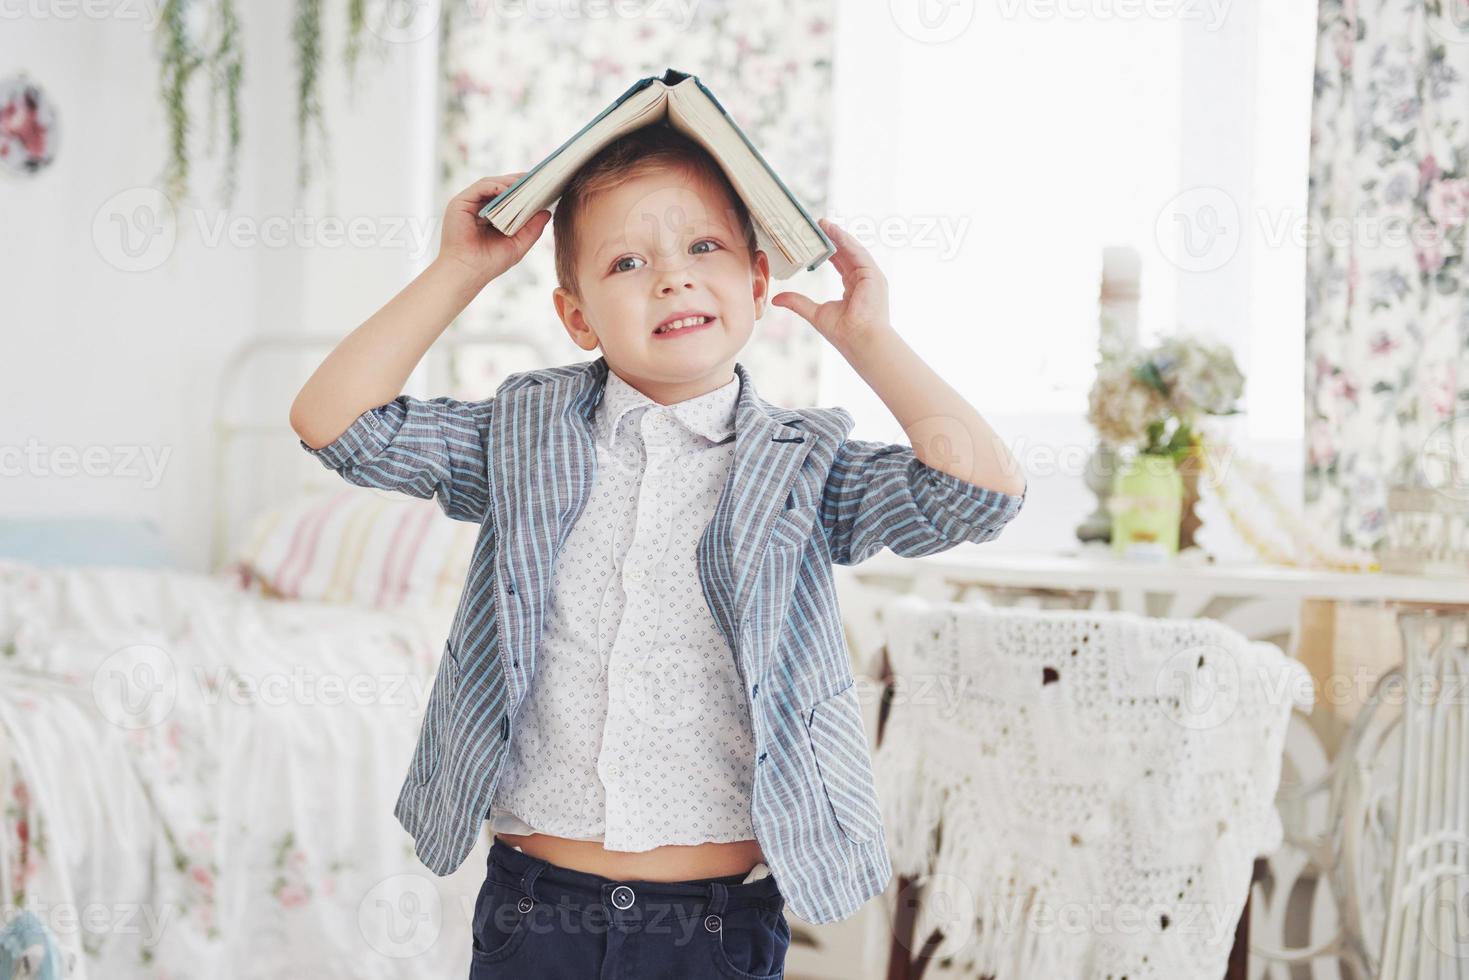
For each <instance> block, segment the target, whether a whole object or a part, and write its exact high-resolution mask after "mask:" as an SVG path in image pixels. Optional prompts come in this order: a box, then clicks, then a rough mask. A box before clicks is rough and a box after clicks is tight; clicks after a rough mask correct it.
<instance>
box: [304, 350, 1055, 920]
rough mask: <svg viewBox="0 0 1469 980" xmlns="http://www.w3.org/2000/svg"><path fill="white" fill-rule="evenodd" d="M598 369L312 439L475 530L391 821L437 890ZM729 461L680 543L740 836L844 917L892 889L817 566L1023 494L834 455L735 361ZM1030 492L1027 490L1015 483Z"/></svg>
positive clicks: (999, 507)
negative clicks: (719, 645) (747, 745)
mask: <svg viewBox="0 0 1469 980" xmlns="http://www.w3.org/2000/svg"><path fill="white" fill-rule="evenodd" d="M607 371H608V366H607V361H606V358H605V357H601V356H599V357H597V358H596V359H595V360H590V361H585V362H581V363H577V364H571V365H563V366H560V367H551V368H543V369H539V370H533V371H526V372H520V373H517V374H512V375H511V376H510V377H508V378H507V379H506V380H505V381H504V382H503V383H502V384H501V385H500V387H499V388H498V389H497V390H496V392H495V394H494V396H493V397H491V398H488V399H485V400H483V401H458V400H455V399H451V398H445V397H440V398H433V399H427V400H420V399H416V398H413V397H410V396H407V395H402V396H399V397H398V398H396V399H394V400H393V401H391V402H389V403H387V404H386V405H382V406H379V407H377V408H372V409H369V410H367V411H366V412H364V413H363V414H362V415H361V416H359V417H358V418H357V419H356V420H355V421H354V422H353V423H352V425H351V426H350V427H349V428H348V429H347V430H346V431H345V432H344V433H342V435H341V436H339V437H338V438H337V439H335V440H334V441H333V442H331V443H330V444H329V445H326V446H323V447H321V448H319V449H312V448H311V447H310V446H308V445H307V444H306V442H305V441H304V440H301V447H302V448H303V449H305V450H306V451H307V452H310V453H311V454H312V455H314V456H316V457H317V458H318V459H320V460H321V462H322V463H323V465H325V466H327V467H329V468H330V469H332V470H335V471H336V472H337V473H339V474H340V475H341V476H342V478H343V479H345V480H346V481H348V482H349V483H353V484H357V485H360V486H368V487H375V488H378V489H387V490H396V491H401V492H403V493H408V494H412V495H413V496H416V497H424V498H428V497H432V498H434V499H435V500H436V501H437V502H438V504H439V506H440V507H441V508H442V509H443V511H444V512H445V513H446V514H448V515H449V516H450V517H453V518H455V519H457V520H462V521H473V522H475V523H476V524H478V525H479V532H478V536H477V539H476V544H475V548H474V552H473V556H472V559H471V562H470V569H469V574H468V581H467V582H466V583H465V587H464V592H463V594H462V595H461V597H460V600H459V605H458V608H457V610H456V612H455V615H454V619H453V623H452V626H451V628H450V632H449V637H448V640H447V642H446V644H445V646H444V651H443V656H442V657H441V658H440V661H439V666H438V671H437V674H436V675H435V678H434V683H433V688H432V690H431V692H430V694H429V699H428V704H427V706H426V708H425V711H424V717H423V725H422V729H421V731H420V733H419V738H418V743H417V745H416V747H415V749H414V753H413V758H412V762H411V763H410V766H409V772H408V774H407V777H406V778H405V780H404V782H403V785H402V789H401V791H400V793H399V796H398V800H397V804H396V806H395V807H394V810H393V813H394V816H396V817H397V818H398V820H399V821H400V822H401V823H402V825H403V827H404V828H405V829H406V830H407V831H408V832H409V833H410V834H411V835H412V836H413V840H414V850H415V852H416V853H417V854H418V856H419V857H420V858H421V859H422V861H423V862H424V864H425V865H427V866H428V867H429V869H430V870H432V871H433V872H434V873H435V874H438V875H447V874H449V873H451V872H452V871H454V869H455V868H457V867H458V866H459V865H460V864H461V863H463V861H464V858H465V857H466V856H467V855H468V853H469V851H470V849H471V848H472V847H473V846H474V843H475V840H476V838H477V836H478V835H479V834H480V833H481V832H482V828H483V823H484V820H485V816H486V814H487V813H488V812H489V809H490V803H491V801H492V800H493V799H494V796H495V786H496V783H497V782H498V781H499V778H500V773H501V769H502V765H503V762H504V759H505V752H506V748H507V747H508V745H509V740H510V739H511V738H512V737H513V735H514V733H515V714H516V709H517V708H518V707H519V705H520V703H521V701H522V699H523V698H524V697H525V693H526V691H527V690H528V689H529V688H530V685H531V683H532V681H533V679H534V677H535V672H536V649H537V643H538V637H539V636H540V634H541V629H542V627H543V625H544V622H545V615H546V599H547V596H548V595H550V593H551V585H552V581H551V579H552V575H553V570H554V568H555V558H556V554H557V552H558V551H559V549H560V548H561V546H562V544H563V543H564V542H565V541H566V536H567V534H568V532H569V531H570V529H571V527H572V525H573V523H574V522H575V521H576V519H577V517H578V516H579V515H580V513H581V510H582V507H583V505H584V504H585V503H586V501H587V498H588V495H589V493H590V489H591V482H592V468H593V465H594V460H595V453H594V448H593V442H592V426H591V423H592V418H593V413H594V411H595V409H596V406H597V404H598V402H599V401H600V399H601V396H602V393H603V390H604V387H605V383H606V378H607ZM735 373H736V374H737V375H738V376H739V380H740V390H739V395H738V398H737V401H736V405H735V432H734V434H733V435H732V436H731V437H730V438H731V439H733V440H734V456H733V460H732V462H731V464H730V473H729V479H728V481H727V483H726V485H725V487H724V489H723V490H722V492H721V495H720V498H719V500H718V503H717V504H716V505H715V509H714V515H713V517H712V518H711V519H710V521H709V523H708V525H706V527H705V528H704V530H703V532H702V533H701V535H700V537H699V540H698V544H697V546H696V551H695V553H696V555H697V560H698V574H699V581H700V585H701V588H702V589H703V593H704V599H705V601H706V602H707V603H708V606H709V609H710V611H711V613H712V614H713V617H714V621H715V623H716V624H717V625H718V627H719V629H720V632H721V633H722V634H723V635H724V637H725V638H726V640H728V642H729V646H730V649H731V650H732V651H734V655H735V661H736V665H737V669H738V673H739V675H740V678H741V682H742V683H743V685H744V688H745V692H746V694H747V696H748V697H747V700H748V702H749V705H750V711H751V720H752V728H753V731H754V735H755V741H756V747H755V757H754V758H752V759H751V760H750V763H751V766H752V767H753V773H754V777H753V778H754V783H753V799H752V804H751V806H752V813H751V817H752V822H753V825H754V830H755V834H756V838H757V839H758V840H759V842H760V847H761V849H762V850H763V851H764V853H765V859H766V863H767V864H768V865H769V866H770V869H771V873H772V874H773V875H774V876H775V878H776V879H777V882H778V884H779V887H780V890H781V893H782V894H783V895H784V896H785V898H786V901H787V904H788V906H789V908H790V910H791V912H792V913H793V914H794V915H796V916H798V917H799V918H801V919H804V920H805V921H807V922H811V923H822V922H829V921H833V920H837V919H843V918H846V917H847V916H849V915H851V914H852V913H853V912H855V911H856V910H857V909H858V907H860V906H861V905H862V904H863V903H864V902H865V901H867V900H868V899H869V898H871V897H873V896H874V895H877V894H879V893H880V892H881V891H882V890H883V889H884V887H885V886H886V884H887V882H888V881H889V879H890V878H891V873H892V865H891V863H890V861H889V857H888V853H887V846H886V840H885V837H884V833H883V826H882V819H881V811H880V810H879V807H878V799H877V794H876V790H875V787H874V784H873V773H872V761H871V756H870V753H869V751H868V741H867V737H866V734H865V732H864V730H863V724H862V716H861V706H860V704H859V702H858V697H857V689H856V686H855V679H854V675H853V672H852V665H851V660H850V657H849V654H848V652H847V648H846V641H845V637H844V635H843V632H842V625H841V619H840V614H839V610H838V608H837V599H836V590H835V586H834V582H833V578H832V565H833V564H842V565H852V564H856V563H858V562H861V561H863V560H865V559H866V558H868V557H870V556H871V555H873V554H875V553H876V552H877V551H879V550H880V549H882V548H883V547H887V548H890V549H891V550H892V551H893V552H894V553H896V554H898V555H903V556H918V555H929V554H933V553H935V552H938V551H943V550H944V549H946V548H950V547H952V546H953V545H955V544H958V543H959V542H961V541H987V540H989V539H991V538H993V537H995V536H996V535H997V534H999V533H1000V530H1001V528H1003V527H1004V526H1005V524H1007V523H1008V522H1009V521H1010V520H1011V519H1012V518H1013V517H1014V516H1015V514H1016V513H1017V512H1018V511H1019V510H1020V507H1021V505H1022V503H1023V502H1024V499H1025V492H1022V493H1020V494H1018V495H1012V494H1005V493H1001V492H998V491H994V490H987V489H984V488H981V487H978V486H975V485H974V484H971V483H968V482H966V481H964V480H961V479H959V478H957V477H954V476H952V475H950V474H947V473H945V472H943V471H941V470H937V469H934V468H932V467H929V466H927V465H926V464H924V463H923V462H922V461H920V460H919V459H918V458H917V457H916V456H915V455H914V453H913V450H912V448H911V447H908V446H903V445H897V444H887V443H880V442H867V441H862V440H855V439H848V438H847V433H848V432H850V431H851V428H852V416H851V414H850V413H848V412H847V411H846V410H845V409H842V408H800V409H793V408H780V407H777V406H774V405H771V404H769V403H767V402H766V401H764V400H763V399H762V398H761V397H760V396H759V395H758V394H757V393H756V391H755V387H754V385H753V384H752V383H751V380H750V375H749V372H748V370H747V369H746V368H745V367H744V365H743V364H739V363H736V364H735ZM1027 489H1028V488H1027Z"/></svg>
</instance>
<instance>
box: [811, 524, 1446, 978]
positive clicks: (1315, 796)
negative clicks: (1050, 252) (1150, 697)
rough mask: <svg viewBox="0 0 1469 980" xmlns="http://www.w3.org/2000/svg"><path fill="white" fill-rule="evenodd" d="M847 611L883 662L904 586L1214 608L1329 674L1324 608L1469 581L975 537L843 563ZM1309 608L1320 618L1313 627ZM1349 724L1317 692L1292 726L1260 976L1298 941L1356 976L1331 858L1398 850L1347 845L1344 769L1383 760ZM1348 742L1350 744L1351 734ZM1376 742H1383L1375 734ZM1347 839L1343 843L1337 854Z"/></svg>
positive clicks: (1256, 933)
mask: <svg viewBox="0 0 1469 980" xmlns="http://www.w3.org/2000/svg"><path fill="white" fill-rule="evenodd" d="M837 573H838V583H839V588H840V591H841V602H842V608H843V618H844V621H845V622H846V623H847V628H848V637H849V641H850V642H851V645H852V647H853V654H854V657H855V658H856V659H857V661H858V664H859V666H862V667H864V669H867V670H869V672H871V670H872V667H873V664H874V663H875V660H876V657H877V656H878V654H879V653H880V637H881V636H882V635H883V634H882V629H881V624H880V622H878V621H877V619H876V610H877V609H878V608H879V607H880V605H881V602H882V600H883V598H884V597H885V596H887V595H890V594H891V593H892V592H894V591H898V592H913V593H916V594H920V595H923V596H926V597H928V598H933V599H949V600H957V601H962V600H964V599H966V598H968V597H970V596H973V595H978V596H981V597H983V598H984V599H985V600H986V601H989V602H991V603H993V604H995V605H1011V604H1021V605H1032V606H1037V605H1038V606H1042V607H1056V606H1060V607H1065V608H1082V609H1098V610H1102V609H1111V610H1120V611H1128V612H1134V613H1137V614H1139V615H1146V616H1157V617H1198V616H1202V617H1210V618H1215V619H1219V620H1221V621H1223V622H1226V623H1228V624H1229V625H1231V626H1233V627H1234V628H1236V629H1238V630H1240V632H1242V633H1244V634H1245V635H1246V636H1248V637H1249V638H1251V639H1256V640H1267V641H1270V642H1274V643H1277V644H1278V645H1280V646H1281V648H1282V649H1283V650H1285V651H1286V652H1287V653H1288V654H1290V655H1292V656H1297V657H1299V658H1300V659H1302V660H1303V661H1304V662H1306V663H1307V665H1308V666H1309V667H1310V668H1311V671H1312V674H1313V676H1314V677H1316V678H1317V680H1318V681H1324V679H1325V678H1326V677H1327V676H1329V675H1330V674H1331V673H1332V672H1333V670H1334V669H1335V667H1334V665H1333V660H1332V653H1331V646H1330V642H1329V637H1328V638H1327V640H1326V641H1325V642H1323V639H1322V637H1321V636H1320V635H1319V634H1321V633H1323V632H1325V633H1329V632H1330V630H1323V629H1318V628H1317V627H1318V625H1319V624H1320V623H1321V622H1322V621H1323V620H1322V616H1321V610H1322V609H1325V610H1327V617H1328V618H1327V621H1329V615H1330V611H1331V610H1333V609H1334V607H1333V606H1332V605H1331V604H1332V603H1348V604H1366V605H1369V606H1372V607H1378V608H1383V609H1388V610H1392V611H1394V613H1395V612H1396V611H1397V610H1400V609H1415V608H1423V607H1444V606H1448V607H1453V606H1469V580H1466V579H1447V578H1434V577H1426V576H1411V575H1395V574H1385V573H1367V572H1364V573H1352V572H1329V571H1316V570H1311V569H1301V568H1288V567H1279V566H1268V565H1240V564H1234V565H1220V564H1213V563H1203V562H1194V561H1188V560H1180V559H1175V560H1172V561H1169V562H1157V563H1153V562H1136V561H1127V560H1123V559H1121V558H1118V557H1116V556H1115V555H1114V554H1113V553H1112V552H1111V550H1110V549H1107V548H1105V547H1091V546H1088V547H1084V548H1080V549H1078V550H1077V551H1075V552H1073V553H1070V554H1057V555H1030V554H1014V553H1005V552H1001V551H997V550H995V549H994V548H993V547H992V546H989V545H973V544H966V545H960V546H958V547H955V548H952V549H950V550H949V551H946V552H944V553H942V554H939V555H933V556H930V557H927V558H917V559H911V558H900V557H898V556H897V555H894V554H893V553H891V552H889V551H883V552H881V553H880V554H878V555H875V556H873V557H872V558H870V559H869V560H867V561H866V562H863V563H862V564H861V565H859V566H855V567H851V568H838V569H837ZM1303 615H1304V616H1305V619H1306V621H1307V623H1308V627H1307V629H1305V630H1304V631H1303V629H1302V626H1301V624H1302V621H1303ZM1346 733H1347V723H1346V719H1344V718H1343V717H1341V716H1339V715H1338V714H1337V713H1336V710H1335V709H1334V708H1333V706H1332V705H1331V704H1330V703H1327V702H1325V701H1324V700H1323V699H1320V698H1318V707H1317V709H1316V710H1314V711H1313V712H1312V715H1311V716H1310V718H1309V719H1305V718H1301V723H1300V724H1293V725H1292V726H1291V732H1290V735H1289V736H1288V739H1287V747H1286V760H1285V767H1284V770H1283V772H1282V792H1281V798H1280V803H1281V816H1282V822H1283V823H1284V825H1285V827H1286V844H1285V846H1284V847H1282V849H1281V851H1280V852H1278V853H1277V854H1275V855H1272V856H1271V857H1270V858H1269V866H1270V874H1271V876H1272V878H1273V879H1274V881H1273V888H1272V889H1271V891H1270V894H1268V895H1267V894H1266V893H1265V892H1264V890H1263V889H1260V888H1257V889H1255V891H1254V894H1253V897H1252V900H1251V916H1250V928H1251V933H1252V942H1251V948H1252V950H1253V951H1254V954H1262V953H1263V954H1265V955H1252V956H1251V963H1250V976H1251V977H1259V976H1267V975H1268V976H1270V977H1271V978H1278V980H1289V977H1290V973H1289V971H1288V967H1287V966H1286V965H1285V962H1283V961H1284V960H1285V959H1287V958H1290V957H1287V956H1284V955H1282V954H1281V952H1280V951H1283V950H1286V949H1296V950H1299V949H1302V948H1309V947H1313V946H1319V947H1320V948H1321V949H1322V951H1323V952H1322V954H1321V955H1317V956H1312V957H1308V958H1307V959H1309V962H1310V969H1311V976H1312V977H1313V978H1315V980H1338V978H1340V977H1342V976H1344V974H1343V972H1342V971H1341V968H1340V961H1339V959H1338V958H1337V957H1336V955H1335V948H1336V947H1335V940H1334V939H1333V937H1335V936H1336V935H1338V934H1339V933H1340V932H1341V919H1340V917H1339V916H1338V914H1337V913H1338V909H1337V908H1336V901H1335V896H1334V895H1333V890H1332V888H1330V887H1328V882H1327V880H1326V877H1327V876H1326V874H1325V873H1324V870H1323V866H1328V867H1329V866H1332V865H1334V864H1336V863H1337V862H1339V861H1347V862H1350V861H1358V860H1363V859H1365V860H1368V861H1369V862H1370V863H1378V862H1380V861H1382V860H1383V859H1384V858H1390V854H1383V853H1381V852H1380V845H1381V842H1380V841H1378V842H1375V843H1376V845H1377V846H1378V852H1374V853H1373V854H1370V855H1367V854H1363V853H1358V852H1356V851H1355V850H1353V852H1352V853H1342V850H1343V849H1344V847H1345V848H1346V849H1358V848H1370V847H1371V846H1372V844H1373V843H1374V842H1366V843H1364V842H1361V841H1352V840H1349V841H1348V843H1347V844H1346V845H1342V839H1341V831H1340V827H1339V826H1337V823H1338V820H1337V817H1338V816H1339V814H1335V813H1333V812H1332V810H1333V806H1332V799H1333V797H1332V784H1331V780H1332V778H1333V776H1334V775H1336V774H1339V773H1340V772H1342V771H1344V770H1347V769H1352V768H1356V769H1362V768H1364V767H1367V766H1369V764H1370V765H1376V767H1377V768H1378V769H1379V770H1380V769H1381V764H1380V763H1381V760H1356V759H1352V758H1347V757H1346V755H1347V753H1345V752H1342V751H1339V747H1340V746H1342V745H1343V744H1344V736H1345V735H1346ZM1345 744H1346V745H1347V746H1349V747H1350V746H1351V745H1352V743H1350V742H1346V743H1345ZM1370 744H1373V745H1374V746H1376V748H1377V750H1379V751H1380V750H1381V747H1382V743H1381V742H1380V741H1379V742H1372V743H1370ZM1333 848H1335V849H1336V852H1335V853H1332V849H1333ZM1313 881H1314V882H1315V884H1316V885H1319V887H1315V888H1314V889H1308V890H1306V891H1308V892H1309V893H1310V895H1311V897H1310V899H1309V901H1308V902H1307V907H1306V908H1304V909H1301V908H1297V909H1294V910H1288V909H1287V905H1286V903H1287V901H1288V900H1289V899H1290V897H1291V896H1292V895H1296V894H1299V893H1298V891H1297V888H1296V885H1297V883H1298V882H1303V883H1306V884H1311V883H1312V882H1313ZM1288 911H1289V913H1290V917H1291V918H1292V919H1295V918H1299V917H1301V916H1302V915H1303V916H1304V918H1305V920H1306V921H1307V923H1308V925H1307V927H1306V929H1305V930H1304V933H1305V934H1304V935H1301V934H1300V933H1299V932H1298V933H1297V934H1296V935H1294V936H1291V935H1288V931H1287V921H1288V916H1287V913H1288Z"/></svg>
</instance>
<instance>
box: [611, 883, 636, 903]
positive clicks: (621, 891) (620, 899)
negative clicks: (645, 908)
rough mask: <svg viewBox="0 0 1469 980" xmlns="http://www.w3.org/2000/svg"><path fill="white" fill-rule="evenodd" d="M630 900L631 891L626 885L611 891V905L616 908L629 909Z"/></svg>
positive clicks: (631, 896)
mask: <svg viewBox="0 0 1469 980" xmlns="http://www.w3.org/2000/svg"><path fill="white" fill-rule="evenodd" d="M632 900H633V893H632V889H631V888H629V887H627V886H626V885H618V886H617V887H616V888H614V889H612V904H613V905H616V906H617V907H618V908H620V909H626V908H631V907H632Z"/></svg>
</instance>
